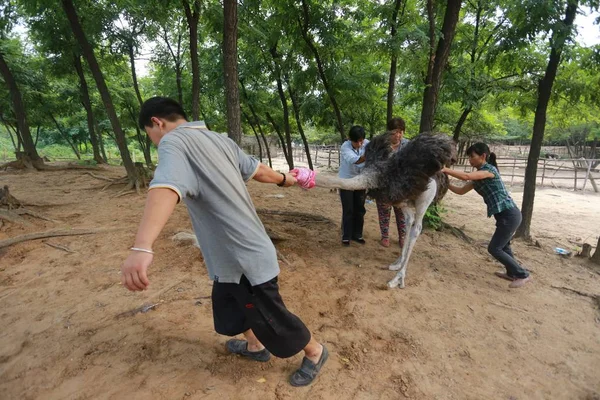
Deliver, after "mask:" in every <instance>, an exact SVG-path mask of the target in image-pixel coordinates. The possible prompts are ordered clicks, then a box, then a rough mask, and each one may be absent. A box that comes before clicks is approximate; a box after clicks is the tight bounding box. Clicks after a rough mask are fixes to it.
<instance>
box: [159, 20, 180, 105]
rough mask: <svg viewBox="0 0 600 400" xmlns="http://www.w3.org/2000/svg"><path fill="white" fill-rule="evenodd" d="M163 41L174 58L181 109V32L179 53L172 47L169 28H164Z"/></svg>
mask: <svg viewBox="0 0 600 400" xmlns="http://www.w3.org/2000/svg"><path fill="white" fill-rule="evenodd" d="M162 29H163V40H164V41H165V44H166V45H167V49H168V50H169V53H171V57H173V65H174V66H175V84H176V85H177V101H179V104H180V105H181V107H183V89H182V87H181V79H182V76H181V75H182V69H183V68H181V31H180V30H179V28H178V30H177V53H175V52H174V51H173V48H172V47H171V43H170V42H169V34H168V32H167V28H165V27H163V28H162Z"/></svg>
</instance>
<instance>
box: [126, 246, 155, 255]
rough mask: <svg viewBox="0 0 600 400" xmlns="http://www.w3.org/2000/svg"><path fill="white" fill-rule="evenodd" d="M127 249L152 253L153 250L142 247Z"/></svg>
mask: <svg viewBox="0 0 600 400" xmlns="http://www.w3.org/2000/svg"><path fill="white" fill-rule="evenodd" d="M129 250H131V251H139V252H142V253H149V254H154V252H153V251H152V250H148V249H142V248H140V247H132V248H130V249H129Z"/></svg>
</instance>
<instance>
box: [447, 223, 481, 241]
mask: <svg viewBox="0 0 600 400" xmlns="http://www.w3.org/2000/svg"><path fill="white" fill-rule="evenodd" d="M440 228H441V229H442V230H449V231H450V233H452V234H453V235H454V236H456V237H457V238H459V239H462V240H464V241H465V242H467V243H470V244H473V243H475V240H474V239H473V238H471V237H470V236H469V235H467V234H466V233H465V232H463V230H462V229H460V228H457V227H455V226H452V225H450V224H448V223H446V222H443V221H442V225H441V226H440Z"/></svg>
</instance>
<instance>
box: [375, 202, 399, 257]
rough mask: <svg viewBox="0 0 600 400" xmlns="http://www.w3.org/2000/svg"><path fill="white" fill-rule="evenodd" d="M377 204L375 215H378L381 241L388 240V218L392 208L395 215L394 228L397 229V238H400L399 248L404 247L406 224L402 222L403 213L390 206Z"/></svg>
mask: <svg viewBox="0 0 600 400" xmlns="http://www.w3.org/2000/svg"><path fill="white" fill-rule="evenodd" d="M376 203H377V214H378V215H379V230H380V231H381V238H382V239H389V238H390V216H391V213H392V208H393V209H394V214H395V215H396V226H397V227H398V236H399V237H400V239H399V243H400V247H402V246H404V237H405V236H406V224H405V222H404V213H403V212H402V209H401V208H398V207H392V205H391V204H385V203H380V202H376Z"/></svg>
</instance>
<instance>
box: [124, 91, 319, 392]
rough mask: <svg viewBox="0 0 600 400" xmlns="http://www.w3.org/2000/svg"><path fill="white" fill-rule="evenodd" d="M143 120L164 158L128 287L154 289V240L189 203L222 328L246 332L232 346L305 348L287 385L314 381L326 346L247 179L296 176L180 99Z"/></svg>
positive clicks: (246, 350)
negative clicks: (195, 115)
mask: <svg viewBox="0 0 600 400" xmlns="http://www.w3.org/2000/svg"><path fill="white" fill-rule="evenodd" d="M139 122H140V126H141V127H143V128H144V129H145V130H146V132H147V133H148V135H149V136H150V139H152V141H153V142H154V143H155V144H156V145H157V146H158V156H159V164H158V167H157V169H156V171H155V173H154V179H153V180H152V182H151V183H150V190H149V193H148V199H147V201H146V206H145V209H144V215H143V217H142V221H141V223H140V227H139V229H138V233H137V236H136V239H135V244H134V246H133V247H132V248H131V249H130V250H131V253H130V255H129V257H128V258H127V259H126V260H125V262H124V264H123V266H122V268H121V274H122V278H121V280H122V282H123V285H124V286H125V287H126V288H127V289H129V290H132V291H139V290H145V289H146V288H147V287H148V285H149V281H148V278H147V269H148V267H149V266H150V264H151V263H152V260H153V254H154V253H153V251H152V244H153V243H154V241H155V240H156V238H157V237H158V234H159V233H160V231H161V230H162V228H163V227H164V225H165V224H166V222H167V220H168V219H169V216H170V215H171V213H172V212H173V210H174V208H175V205H176V204H177V203H178V202H179V201H181V200H183V201H185V204H186V206H187V209H188V212H189V215H190V219H191V221H192V226H193V228H194V232H195V234H196V237H197V238H198V243H199V244H200V248H201V250H202V254H203V256H204V260H205V263H206V267H207V269H208V273H209V277H210V279H212V280H213V281H214V284H213V291H212V303H213V319H214V323H215V330H216V331H217V332H218V333H221V334H224V335H228V336H236V335H239V334H243V335H244V336H245V338H246V340H238V339H231V340H229V341H227V348H228V350H229V351H230V352H232V353H235V354H240V355H242V356H245V357H248V358H250V359H252V360H255V361H268V360H269V359H270V357H271V353H272V354H274V355H276V356H278V357H282V358H285V357H291V356H293V355H295V354H297V353H298V352H300V351H302V350H304V352H305V357H304V359H303V360H302V365H301V367H300V368H299V369H298V370H297V371H296V372H294V374H293V375H292V376H291V378H290V383H291V384H292V385H294V386H305V385H309V384H310V383H311V382H312V381H313V380H314V378H315V377H316V376H317V374H318V372H319V371H320V369H321V367H322V365H323V364H324V363H325V361H326V360H327V357H328V353H327V349H326V348H325V346H323V345H321V344H319V343H318V342H317V341H316V340H315V339H314V338H313V337H312V335H311V334H310V331H309V330H308V329H307V328H306V326H305V325H304V323H303V322H302V321H301V320H300V319H299V318H298V317H297V316H295V315H294V314H292V313H291V312H290V311H289V310H287V308H286V307H285V304H284V303H283V300H282V299H281V296H280V295H279V287H278V283H277V277H278V275H279V265H278V262H277V255H276V251H275V247H274V246H273V243H272V242H271V240H270V239H269V237H268V235H267V233H266V231H265V228H264V226H263V224H262V222H261V221H260V219H259V218H258V215H257V214H256V210H255V209H254V205H253V204H252V200H251V198H250V194H249V193H248V190H247V188H246V182H248V181H249V180H250V179H254V180H256V181H258V182H262V183H276V184H277V185H278V186H285V187H289V186H292V185H294V184H295V183H296V179H295V178H294V177H293V176H292V175H290V174H283V173H279V172H276V171H273V170H272V169H271V168H269V167H268V166H266V165H264V164H261V163H259V162H258V161H257V160H256V159H254V158H253V157H250V156H248V155H246V154H245V153H244V152H243V151H242V150H241V149H240V148H239V147H238V146H237V145H236V144H235V142H233V141H232V140H231V139H229V138H227V137H225V136H222V135H219V134H218V133H215V132H212V131H209V130H208V129H207V128H206V126H204V123H202V122H188V121H187V118H186V114H185V112H184V111H183V109H182V108H181V106H180V105H179V104H178V103H177V102H175V101H174V100H171V99H167V98H163V97H154V98H151V99H149V100H147V101H146V102H145V103H144V104H143V106H142V109H141V111H140V118H139Z"/></svg>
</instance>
